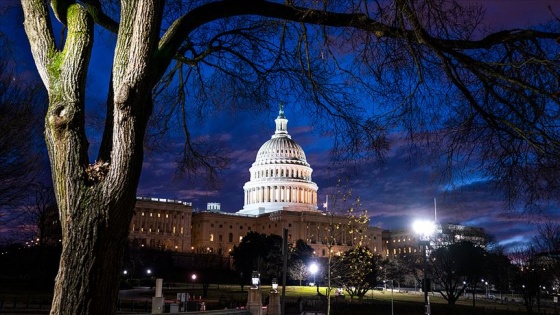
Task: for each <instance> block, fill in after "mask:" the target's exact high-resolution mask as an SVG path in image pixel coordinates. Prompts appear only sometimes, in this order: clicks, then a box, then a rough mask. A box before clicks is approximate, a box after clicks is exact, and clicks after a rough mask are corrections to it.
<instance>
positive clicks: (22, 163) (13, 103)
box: [0, 37, 46, 227]
mask: <svg viewBox="0 0 560 315" xmlns="http://www.w3.org/2000/svg"><path fill="white" fill-rule="evenodd" d="M0 45H2V46H9V45H10V44H9V43H8V42H7V41H5V38H3V37H0ZM11 65H13V58H12V56H11V55H10V54H8V53H7V50H3V51H2V52H0V226H2V225H4V226H5V225H8V224H9V225H11V226H12V227H15V226H17V225H19V224H20V223H21V222H20V221H21V220H22V219H23V216H24V214H25V213H24V212H23V211H18V209H19V208H20V207H22V206H23V205H24V202H23V201H24V200H25V198H26V195H27V193H28V187H29V186H30V185H31V183H32V182H34V181H37V179H38V177H39V178H40V173H39V172H40V171H41V169H40V166H41V163H40V161H41V159H40V158H39V152H40V149H41V146H40V139H41V136H40V134H41V133H40V131H41V128H40V123H39V121H40V117H41V108H35V107H34V103H36V102H38V101H40V100H41V99H40V96H41V90H40V89H38V88H37V87H34V86H33V84H32V83H26V82H25V81H23V80H21V79H20V78H18V77H17V76H16V75H15V70H14V69H13V68H12V66H11ZM45 166H46V165H45Z"/></svg>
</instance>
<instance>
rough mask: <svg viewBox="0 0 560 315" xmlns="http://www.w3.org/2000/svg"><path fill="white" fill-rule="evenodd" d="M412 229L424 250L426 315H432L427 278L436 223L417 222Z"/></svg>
mask: <svg viewBox="0 0 560 315" xmlns="http://www.w3.org/2000/svg"><path fill="white" fill-rule="evenodd" d="M412 229H413V230H414V232H415V233H416V234H418V244H419V245H421V246H422V248H423V256H424V280H423V282H424V283H423V285H422V290H424V308H425V312H424V314H426V315H430V313H431V312H430V302H429V301H428V287H429V286H428V277H427V276H426V273H427V269H428V252H427V248H428V246H429V245H430V236H431V235H432V234H433V233H434V231H435V225H434V222H432V221H429V220H417V221H415V222H414V223H413V224H412Z"/></svg>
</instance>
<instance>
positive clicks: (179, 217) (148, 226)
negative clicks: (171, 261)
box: [128, 198, 192, 252]
mask: <svg viewBox="0 0 560 315" xmlns="http://www.w3.org/2000/svg"><path fill="white" fill-rule="evenodd" d="M191 219H192V204H190V203H188V202H182V201H176V200H169V199H158V198H137V199H136V206H135V208H134V214H133V216H132V221H131V222H130V233H129V235H128V239H129V241H130V244H131V246H132V247H149V248H157V249H163V250H172V251H178V252H189V251H191V250H192V249H191V237H192V234H191Z"/></svg>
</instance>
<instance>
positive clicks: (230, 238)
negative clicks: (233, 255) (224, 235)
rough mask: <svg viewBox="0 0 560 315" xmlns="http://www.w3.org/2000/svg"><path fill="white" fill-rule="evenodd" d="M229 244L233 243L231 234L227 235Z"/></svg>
mask: <svg viewBox="0 0 560 315" xmlns="http://www.w3.org/2000/svg"><path fill="white" fill-rule="evenodd" d="M229 242H230V243H233V234H232V233H229Z"/></svg>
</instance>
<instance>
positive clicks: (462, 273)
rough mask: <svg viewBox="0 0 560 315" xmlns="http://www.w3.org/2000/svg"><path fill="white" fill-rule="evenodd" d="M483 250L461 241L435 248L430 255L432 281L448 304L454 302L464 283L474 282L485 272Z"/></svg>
mask: <svg viewBox="0 0 560 315" xmlns="http://www.w3.org/2000/svg"><path fill="white" fill-rule="evenodd" d="M485 256H486V252H485V250H484V249H483V248H482V247H480V246H476V245H474V244H473V243H471V242H468V241H463V242H459V243H454V244H450V245H447V246H442V247H439V248H437V249H436V250H435V251H434V252H433V253H432V254H431V255H430V258H431V259H430V260H431V261H432V268H433V282H434V283H435V284H436V285H438V286H439V287H441V289H440V290H439V291H438V292H439V293H440V294H441V296H442V297H443V298H444V299H445V300H447V303H449V304H455V302H456V301H457V299H458V298H459V296H461V294H462V293H463V291H464V290H465V289H466V284H465V283H470V284H472V283H475V285H476V283H477V282H478V281H479V280H480V279H481V276H482V275H484V274H485V267H486V265H485Z"/></svg>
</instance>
